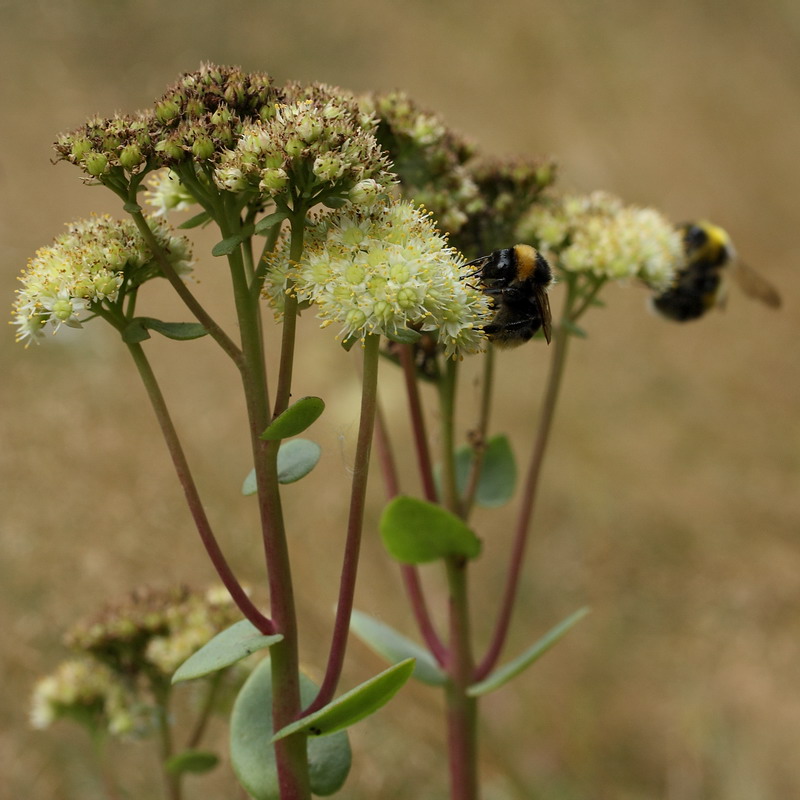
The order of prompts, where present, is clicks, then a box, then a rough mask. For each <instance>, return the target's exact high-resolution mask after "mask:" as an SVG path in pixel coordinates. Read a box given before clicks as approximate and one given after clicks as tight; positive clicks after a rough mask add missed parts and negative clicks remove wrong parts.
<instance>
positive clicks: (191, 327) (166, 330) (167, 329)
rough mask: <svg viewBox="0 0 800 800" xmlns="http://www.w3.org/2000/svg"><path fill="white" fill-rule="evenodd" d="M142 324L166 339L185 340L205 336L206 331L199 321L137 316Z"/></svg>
mask: <svg viewBox="0 0 800 800" xmlns="http://www.w3.org/2000/svg"><path fill="white" fill-rule="evenodd" d="M139 319H140V320H141V321H142V323H143V324H144V326H145V327H146V328H148V329H149V330H151V331H155V332H156V333H160V334H161V335H162V336H166V337H167V339H175V340H177V341H181V342H185V341H189V340H190V339H199V338H200V337H201V336H205V335H206V334H207V333H208V331H206V329H205V328H204V327H203V326H202V325H201V324H200V323H199V322H162V321H161V320H160V319H153V317H139Z"/></svg>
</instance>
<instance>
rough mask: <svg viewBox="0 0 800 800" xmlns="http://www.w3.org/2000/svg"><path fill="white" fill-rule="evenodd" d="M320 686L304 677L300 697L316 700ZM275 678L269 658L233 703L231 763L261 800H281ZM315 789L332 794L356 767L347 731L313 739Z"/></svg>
mask: <svg viewBox="0 0 800 800" xmlns="http://www.w3.org/2000/svg"><path fill="white" fill-rule="evenodd" d="M316 694H317V687H316V686H315V685H314V683H313V682H312V681H311V680H310V679H309V678H307V677H306V676H305V675H302V674H301V675H300V695H301V698H302V701H303V703H310V702H311V701H312V700H313V699H314V697H315V696H316ZM271 708H272V677H271V675H270V661H269V659H268V658H265V659H264V660H263V661H262V662H261V663H260V664H259V665H258V666H257V667H256V668H255V669H254V670H253V672H252V674H251V675H250V677H249V678H248V679H247V680H246V681H245V684H244V686H242V689H241V691H240V692H239V695H238V697H237V698H236V702H235V703H234V706H233V713H232V715H231V728H230V744H231V764H232V766H233V770H234V772H235V773H236V777H237V778H238V779H239V782H240V783H241V784H242V786H243V787H244V788H245V789H246V790H247V791H248V792H249V793H250V795H252V797H254V798H255V800H279V798H280V790H279V787H278V770H277V767H276V765H275V750H274V748H273V746H272V733H273V731H272V712H271ZM308 761H309V771H310V776H311V791H312V792H313V793H314V794H316V795H320V796H321V797H326V796H328V795H331V794H334V793H336V792H338V791H339V789H341V788H342V785H343V784H344V782H345V779H346V778H347V773H348V772H349V771H350V744H349V743H348V741H347V734H346V733H337V734H334V735H333V736H327V737H325V738H323V739H320V738H317V737H313V738H310V739H309V740H308Z"/></svg>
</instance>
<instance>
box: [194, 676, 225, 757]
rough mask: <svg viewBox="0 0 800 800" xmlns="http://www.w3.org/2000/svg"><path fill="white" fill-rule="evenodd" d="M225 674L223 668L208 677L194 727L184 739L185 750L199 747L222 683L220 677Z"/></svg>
mask: <svg viewBox="0 0 800 800" xmlns="http://www.w3.org/2000/svg"><path fill="white" fill-rule="evenodd" d="M226 675H227V670H224V669H223V670H218V671H217V672H215V673H214V674H213V675H212V676H210V677H209V679H208V689H207V691H206V696H205V699H204V700H203V705H202V707H201V709H200V713H199V714H198V716H197V721H196V722H195V724H194V728H193V729H192V732H191V734H190V735H189V738H188V739H187V741H186V749H187V750H194V749H195V748H197V747H199V745H200V742H201V741H202V739H203V736H204V734H205V732H206V728H207V727H208V723H209V720H210V719H211V713H212V712H213V710H214V703H215V702H216V699H217V693H218V692H219V687H220V685H221V684H222V679H223V678H224V677H225V676H226Z"/></svg>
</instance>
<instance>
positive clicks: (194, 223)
mask: <svg viewBox="0 0 800 800" xmlns="http://www.w3.org/2000/svg"><path fill="white" fill-rule="evenodd" d="M210 219H211V214H209V213H208V211H201V212H200V213H199V214H195V215H194V216H193V217H190V218H189V219H187V220H186V221H185V222H182V223H181V224H180V225H178V227H179V228H181V229H183V230H185V231H188V230H191V229H192V228H197V227H199V226H200V225H205V224H206V222H208V221H209V220H210Z"/></svg>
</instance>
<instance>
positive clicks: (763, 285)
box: [652, 222, 781, 322]
mask: <svg viewBox="0 0 800 800" xmlns="http://www.w3.org/2000/svg"><path fill="white" fill-rule="evenodd" d="M678 230H679V231H680V232H681V233H682V234H683V247H684V251H685V253H686V266H685V267H684V268H683V269H681V270H680V271H679V272H678V273H677V275H676V276H675V280H674V281H673V284H672V286H670V288H669V289H667V290H666V291H664V292H662V293H661V294H658V295H656V296H655V297H654V298H653V300H652V304H653V308H654V309H655V310H656V311H657V312H658V313H659V314H661V315H662V316H663V317H666V318H667V319H671V320H675V321H676V322H688V321H689V320H692V319H699V318H700V317H702V316H703V315H704V314H705V313H706V312H707V311H709V310H710V309H712V308H714V307H718V308H724V307H725V300H726V291H727V286H726V280H725V278H726V275H727V274H732V275H733V277H734V278H735V279H736V281H737V283H738V284H739V286H741V288H742V290H743V291H744V293H745V294H746V295H748V296H749V297H754V298H755V299H756V300H760V301H761V302H762V303H766V305H768V306H770V307H771V308H778V307H779V306H780V304H781V297H780V295H779V294H778V292H777V290H776V289H775V288H774V287H773V286H772V284H770V283H769V282H768V281H767V280H765V279H764V278H762V277H761V276H760V275H759V274H758V273H756V272H754V271H753V270H752V269H751V268H750V267H748V266H747V265H746V264H743V263H742V262H741V261H738V260H737V258H736V251H735V250H734V248H733V244H732V243H731V240H730V237H729V236H728V234H727V233H726V232H725V231H724V230H722V228H719V227H717V226H716V225H712V224H711V223H710V222H687V223H684V224H683V225H680V226H679V227H678Z"/></svg>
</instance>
